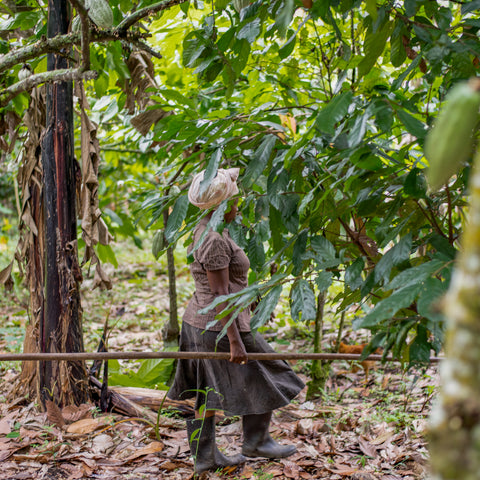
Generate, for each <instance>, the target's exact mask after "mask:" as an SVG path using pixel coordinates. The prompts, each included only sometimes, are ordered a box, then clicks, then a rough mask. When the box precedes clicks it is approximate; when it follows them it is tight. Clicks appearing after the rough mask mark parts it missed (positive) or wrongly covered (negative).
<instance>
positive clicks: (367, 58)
mask: <svg viewBox="0 0 480 480" xmlns="http://www.w3.org/2000/svg"><path fill="white" fill-rule="evenodd" d="M392 30H393V22H390V21H386V22H385V23H384V24H383V25H382V26H381V28H379V29H378V30H377V31H376V32H374V31H373V27H371V26H370V27H369V28H368V30H367V34H366V37H365V43H364V55H363V60H362V61H361V62H360V63H359V64H358V75H359V77H360V78H361V77H363V76H365V75H366V74H367V73H368V72H370V70H371V69H372V68H373V66H374V65H375V63H376V61H377V59H378V57H379V56H380V55H381V54H382V52H383V50H384V49H385V45H386V43H387V39H388V37H389V36H390V34H391V32H392Z"/></svg>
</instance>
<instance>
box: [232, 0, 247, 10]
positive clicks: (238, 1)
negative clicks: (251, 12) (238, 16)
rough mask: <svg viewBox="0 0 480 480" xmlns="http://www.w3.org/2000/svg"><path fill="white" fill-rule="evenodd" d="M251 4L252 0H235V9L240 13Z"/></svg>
mask: <svg viewBox="0 0 480 480" xmlns="http://www.w3.org/2000/svg"><path fill="white" fill-rule="evenodd" d="M249 4H250V0H233V8H235V10H236V11H237V12H238V13H240V10H241V9H242V8H245V7H246V6H247V5H249Z"/></svg>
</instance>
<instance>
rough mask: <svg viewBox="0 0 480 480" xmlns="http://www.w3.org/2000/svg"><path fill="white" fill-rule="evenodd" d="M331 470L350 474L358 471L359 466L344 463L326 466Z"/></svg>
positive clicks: (340, 473)
mask: <svg viewBox="0 0 480 480" xmlns="http://www.w3.org/2000/svg"><path fill="white" fill-rule="evenodd" d="M325 468H326V469H327V470H328V471H329V472H332V473H336V474H337V475H342V477H344V476H349V475H353V474H354V473H356V472H357V471H358V468H353V467H351V466H350V465H342V464H338V463H336V464H335V466H334V467H325Z"/></svg>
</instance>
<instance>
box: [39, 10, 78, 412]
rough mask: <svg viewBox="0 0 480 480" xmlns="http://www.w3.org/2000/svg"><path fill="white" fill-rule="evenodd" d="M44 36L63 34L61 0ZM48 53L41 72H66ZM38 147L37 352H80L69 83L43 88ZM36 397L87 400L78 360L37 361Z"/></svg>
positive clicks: (65, 19)
mask: <svg viewBox="0 0 480 480" xmlns="http://www.w3.org/2000/svg"><path fill="white" fill-rule="evenodd" d="M48 9H49V11H48V37H54V36H55V35H58V34H63V33H67V29H68V24H69V18H70V11H69V4H68V2H67V1H66V0H49V2H48ZM63 53H64V55H58V54H49V55H48V57H47V69H48V70H49V71H51V70H57V69H61V68H68V66H69V65H68V60H67V56H68V54H69V52H68V51H66V52H63ZM46 124H47V125H46V132H45V136H44V139H43V145H42V163H43V178H44V197H45V222H46V223H45V235H46V237H45V250H46V255H45V257H46V267H45V315H44V317H43V322H42V323H41V324H40V339H39V341H40V351H41V352H81V351H83V336H82V324H81V305H80V292H79V282H80V281H81V273H80V268H79V265H78V256H77V226H76V206H75V204H76V202H75V197H76V174H77V166H76V162H75V159H74V154H73V85H72V82H57V83H53V84H49V85H48V87H47V122H46ZM39 379H40V396H41V401H42V403H43V404H44V403H45V401H46V400H48V399H50V400H54V401H55V402H56V403H57V404H59V405H67V404H70V403H76V404H78V403H81V402H84V401H85V400H86V399H87V385H88V380H87V372H86V369H85V365H84V364H83V362H40V367H39Z"/></svg>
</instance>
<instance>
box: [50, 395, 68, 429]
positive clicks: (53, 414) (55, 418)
mask: <svg viewBox="0 0 480 480" xmlns="http://www.w3.org/2000/svg"><path fill="white" fill-rule="evenodd" d="M45 406H46V408H47V418H48V421H49V422H50V423H52V424H53V425H56V426H57V427H60V428H62V427H63V426H64V425H65V420H64V419H63V417H62V411H61V410H60V408H59V406H58V405H57V404H56V403H55V402H52V401H51V400H47V401H46V402H45Z"/></svg>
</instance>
